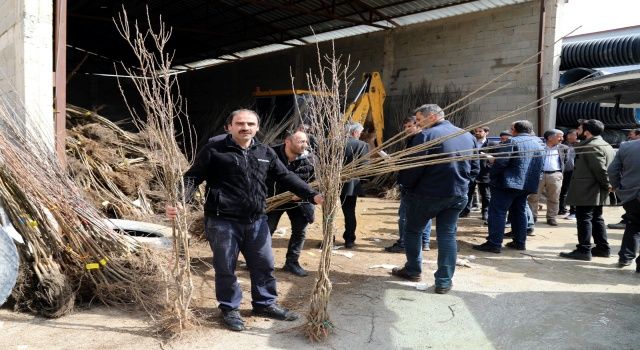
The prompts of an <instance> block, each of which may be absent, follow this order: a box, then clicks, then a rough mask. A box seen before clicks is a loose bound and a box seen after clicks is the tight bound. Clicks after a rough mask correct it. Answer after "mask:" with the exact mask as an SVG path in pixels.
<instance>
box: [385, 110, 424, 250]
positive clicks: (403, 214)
mask: <svg viewBox="0 0 640 350" xmlns="http://www.w3.org/2000/svg"><path fill="white" fill-rule="evenodd" d="M402 128H403V129H404V132H405V133H407V134H409V135H415V134H417V133H418V132H420V130H421V128H420V127H418V124H417V123H416V117H415V116H413V115H412V116H410V117H407V118H405V119H404V121H403V122H402ZM412 139H413V136H409V137H408V139H407V146H408V145H409V144H410V143H411V140H412ZM402 192H403V189H402V186H400V207H399V208H398V236H399V237H398V241H397V242H395V243H394V244H393V245H390V246H388V247H385V248H384V250H385V251H387V252H389V253H404V227H405V224H406V222H407V209H406V207H407V204H406V203H405V202H406V201H405V200H403V199H402V198H403V195H402ZM430 239H431V219H429V222H428V223H427V225H426V226H425V228H424V231H423V232H422V251H428V250H429V240H430Z"/></svg>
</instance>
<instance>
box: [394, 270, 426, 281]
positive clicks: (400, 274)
mask: <svg viewBox="0 0 640 350" xmlns="http://www.w3.org/2000/svg"><path fill="white" fill-rule="evenodd" d="M391 274H392V275H393V276H397V277H400V278H404V279H405V280H409V281H413V282H419V281H420V280H422V277H421V276H420V275H417V276H412V275H410V274H409V273H407V270H406V269H405V268H404V267H394V268H393V269H391Z"/></svg>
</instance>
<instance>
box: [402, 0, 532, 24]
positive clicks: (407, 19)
mask: <svg viewBox="0 0 640 350" xmlns="http://www.w3.org/2000/svg"><path fill="white" fill-rule="evenodd" d="M528 1H531V0H479V1H476V2H472V3H466V4H458V5H453V6H451V7H445V8H441V9H437V10H431V11H426V12H420V13H415V14H412V15H408V16H402V17H398V18H394V19H393V20H394V21H395V22H396V23H398V24H400V25H403V26H405V25H410V24H415V23H422V22H428V21H433V20H436V19H441V18H446V17H452V16H457V15H461V14H465V13H472V12H478V11H484V10H488V9H490V8H495V7H499V6H507V5H515V4H520V3H523V2H528Z"/></svg>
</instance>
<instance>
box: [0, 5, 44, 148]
mask: <svg viewBox="0 0 640 350" xmlns="http://www.w3.org/2000/svg"><path fill="white" fill-rule="evenodd" d="M52 21H53V2H52V1H37V0H12V1H11V0H10V1H1V2H0V93H2V94H3V95H4V98H8V99H9V100H10V101H13V102H11V103H18V102H17V101H20V103H21V104H23V107H24V113H23V117H24V122H25V124H28V125H32V126H34V127H36V128H37V129H39V131H42V137H43V139H46V140H47V142H48V143H49V144H50V145H51V146H52V147H53V142H54V137H53V130H54V124H53V123H54V119H53V118H54V114H53V55H52V52H53V41H52V38H53V22H52ZM5 101H6V100H5Z"/></svg>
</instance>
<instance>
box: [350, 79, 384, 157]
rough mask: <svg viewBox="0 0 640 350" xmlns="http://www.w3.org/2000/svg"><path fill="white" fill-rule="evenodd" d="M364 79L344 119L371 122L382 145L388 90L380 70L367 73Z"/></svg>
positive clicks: (363, 122)
mask: <svg viewBox="0 0 640 350" xmlns="http://www.w3.org/2000/svg"><path fill="white" fill-rule="evenodd" d="M363 80H364V85H363V86H362V88H361V89H360V91H359V92H358V95H357V96H356V98H355V99H354V101H353V102H351V103H350V104H349V106H348V107H347V110H346V112H345V114H344V119H345V121H349V120H351V121H354V122H358V123H360V124H362V125H366V124H367V122H369V123H370V125H372V126H373V129H374V130H375V133H376V141H377V142H378V145H381V144H382V142H383V141H382V134H383V131H384V111H383V105H384V99H385V97H386V92H385V90H384V85H383V84H382V78H381V77H380V73H379V72H371V73H365V74H364V75H363Z"/></svg>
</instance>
